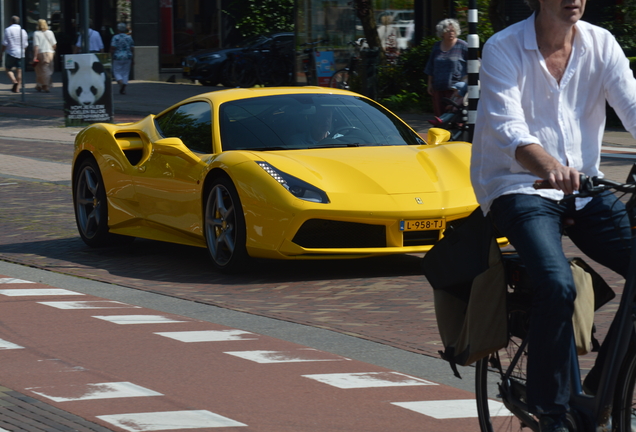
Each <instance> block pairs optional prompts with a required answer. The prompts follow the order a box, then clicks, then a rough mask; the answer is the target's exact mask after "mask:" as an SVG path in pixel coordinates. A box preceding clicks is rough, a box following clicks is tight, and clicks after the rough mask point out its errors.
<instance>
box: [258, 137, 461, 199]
mask: <svg viewBox="0 0 636 432" xmlns="http://www.w3.org/2000/svg"><path fill="white" fill-rule="evenodd" d="M470 149H471V146H470V145H469V144H467V143H449V144H444V145H438V146H428V145H424V146H385V147H353V148H342V149H332V148H330V149H310V150H294V151H280V152H263V153H259V154H258V156H259V157H260V158H261V159H263V160H264V161H266V162H268V163H269V164H271V165H272V166H274V167H275V168H277V169H279V170H281V171H283V172H285V173H287V174H290V175H293V176H295V177H298V178H300V179H302V180H304V181H306V182H308V183H310V184H312V185H314V186H316V187H319V188H321V189H322V190H324V191H325V192H327V193H363V194H414V193H419V194H421V193H442V192H450V191H453V190H459V189H462V190H465V189H466V188H467V187H468V188H470V187H471V183H470V176H469V161H470Z"/></svg>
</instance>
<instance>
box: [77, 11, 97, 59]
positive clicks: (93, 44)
mask: <svg viewBox="0 0 636 432" xmlns="http://www.w3.org/2000/svg"><path fill="white" fill-rule="evenodd" d="M81 50H82V35H81V34H80V35H79V36H78V37H77V43H76V44H75V46H74V47H73V54H78V53H79V52H80V51H81ZM88 52H89V53H103V52H104V42H103V41H102V36H101V35H100V34H99V32H98V31H95V30H93V19H92V18H91V19H90V21H89V29H88Z"/></svg>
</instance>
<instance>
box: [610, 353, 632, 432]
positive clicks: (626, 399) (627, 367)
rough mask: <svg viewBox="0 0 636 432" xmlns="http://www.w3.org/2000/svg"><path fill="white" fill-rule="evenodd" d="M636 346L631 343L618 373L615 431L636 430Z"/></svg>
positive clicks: (627, 431) (614, 413) (613, 415)
mask: <svg viewBox="0 0 636 432" xmlns="http://www.w3.org/2000/svg"><path fill="white" fill-rule="evenodd" d="M635 384H636V347H635V345H634V343H630V344H629V349H628V351H627V354H626V355H625V359H624V360H623V364H622V366H621V369H620V372H619V374H618V380H617V387H616V392H615V394H614V404H613V405H614V409H613V412H612V418H613V419H612V420H613V424H614V425H615V426H614V429H613V430H615V431H617V432H631V431H633V430H636V394H634V386H635Z"/></svg>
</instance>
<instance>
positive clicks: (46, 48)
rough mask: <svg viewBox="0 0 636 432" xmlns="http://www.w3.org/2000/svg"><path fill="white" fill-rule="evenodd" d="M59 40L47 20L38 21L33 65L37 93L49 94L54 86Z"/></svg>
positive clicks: (34, 39) (34, 41) (34, 36)
mask: <svg viewBox="0 0 636 432" xmlns="http://www.w3.org/2000/svg"><path fill="white" fill-rule="evenodd" d="M56 47H57V40H56V39H55V35H54V34H53V32H52V31H51V30H49V26H48V24H47V23H46V21H45V20H43V19H40V20H38V25H37V30H36V31H35V32H34V33H33V64H34V66H35V77H36V85H35V89H36V90H37V91H43V92H45V93H49V92H50V91H51V90H50V89H51V87H52V86H53V81H52V75H53V57H54V56H55V48H56Z"/></svg>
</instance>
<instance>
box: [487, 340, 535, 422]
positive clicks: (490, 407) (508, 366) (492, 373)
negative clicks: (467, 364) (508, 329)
mask: <svg viewBox="0 0 636 432" xmlns="http://www.w3.org/2000/svg"><path fill="white" fill-rule="evenodd" d="M520 348H521V347H520V340H519V339H517V338H511V339H510V340H509V342H508V346H507V347H506V348H504V349H502V350H500V351H499V352H497V353H495V354H493V355H491V356H490V357H486V358H483V359H481V360H479V361H478V362H477V364H476V366H475V395H476V399H477V415H478V417H479V427H480V429H481V431H482V432H502V431H520V430H521V429H522V428H523V427H525V424H524V423H523V422H522V421H521V420H520V419H519V418H517V417H515V416H514V415H513V414H512V413H511V412H510V411H508V409H507V408H506V407H505V406H504V404H503V402H502V399H501V397H500V389H499V388H498V386H499V385H500V384H501V383H502V382H503V381H504V375H505V373H506V372H507V371H508V370H510V378H509V382H510V388H509V389H508V390H509V391H511V392H514V393H515V395H516V396H518V397H519V398H520V399H522V400H525V396H524V394H525V383H526V359H527V353H526V352H525V349H522V350H521V352H519V350H520ZM517 353H519V358H518V359H517V360H516V361H515V363H514V364H513V359H514V358H515V355H517Z"/></svg>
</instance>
